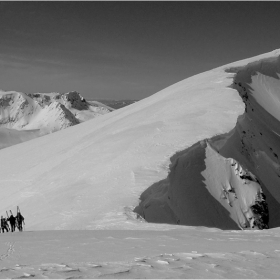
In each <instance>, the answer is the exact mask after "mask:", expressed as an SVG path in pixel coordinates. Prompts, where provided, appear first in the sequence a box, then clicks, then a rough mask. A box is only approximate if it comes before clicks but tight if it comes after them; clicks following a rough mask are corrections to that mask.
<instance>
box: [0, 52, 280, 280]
mask: <svg viewBox="0 0 280 280" xmlns="http://www.w3.org/2000/svg"><path fill="white" fill-rule="evenodd" d="M279 55H280V51H279V50H276V51H274V52H271V53H268V54H264V55H261V56H258V57H254V58H251V59H247V60H243V61H239V62H236V63H232V64H229V65H226V66H223V67H219V68H216V69H213V70H211V71H207V72H204V73H201V74H199V75H196V76H193V77H191V78H188V79H186V80H183V81H181V82H179V83H177V84H174V85H172V86H170V87H168V88H166V89H164V90H162V91H160V92H158V93H156V94H154V95H153V96H151V97H149V98H146V99H144V100H141V101H139V102H137V103H135V104H132V105H130V106H128V107H124V108H122V109H119V110H116V111H114V112H112V113H110V114H106V115H104V116H100V117H99V118H95V119H92V120H89V121H87V122H83V123H81V124H79V125H77V126H72V127H69V128H67V129H65V130H61V131H58V132H56V133H53V134H48V135H46V136H43V137H40V138H36V139H33V140H30V141H28V142H24V143H21V144H18V145H14V146H11V147H8V148H6V149H2V150H1V151H0V158H1V168H0V178H1V179H0V189H1V201H0V211H1V214H2V215H4V214H5V211H6V210H10V209H11V210H12V211H13V212H15V209H16V206H17V205H19V206H20V209H21V212H22V214H23V215H24V217H25V223H26V227H25V230H26V231H25V232H23V233H13V234H11V233H5V234H1V242H0V254H1V255H0V258H1V260H2V262H1V271H0V273H1V277H3V278H5V277H6V278H12V277H21V278H32V277H33V278H34V277H35V278H67V277H73V278H79V277H81V278H97V277H99V278H139V277H140V278H254V279H256V278H277V277H279V258H280V254H279V252H280V248H279V244H280V243H279V237H280V234H279V228H272V229H269V230H263V231H259V230H251V231H240V230H220V229H217V228H213V227H211V226H209V228H205V227H199V226H195V227H193V226H178V225H168V224H166V223H163V224H153V223H146V222H145V221H144V220H143V219H136V218H135V217H136V214H135V213H133V212H132V211H131V210H132V209H133V208H134V207H135V206H137V204H138V201H139V196H140V195H141V193H142V192H143V191H145V190H146V189H147V188H148V187H149V186H151V185H152V184H154V183H156V182H158V181H160V180H163V179H166V177H167V176H168V173H169V172H170V169H169V164H170V157H171V156H173V155H174V154H175V153H176V152H178V151H184V150H185V149H187V148H189V147H191V146H192V145H193V144H195V143H199V141H203V140H204V139H210V138H212V137H214V136H217V135H221V134H225V135H226V136H225V137H224V138H225V139H226V140H224V139H223V141H222V140H221V143H222V144H221V143H220V144H221V145H220V144H219V141H218V142H217V141H216V142H215V141H212V142H211V141H210V144H209V145H208V144H207V147H206V158H205V165H206V167H207V168H206V169H205V170H204V172H202V173H201V174H202V178H203V181H204V182H205V183H206V189H207V191H208V192H209V193H210V194H211V192H212V195H213V197H214V199H215V200H216V201H220V200H221V201H223V203H224V206H225V207H224V209H226V208H227V209H231V208H230V206H228V205H229V203H232V204H234V205H236V207H235V206H234V209H241V208H243V207H244V206H245V208H246V209H245V211H247V210H248V209H249V206H250V205H251V203H252V200H250V199H251V198H253V197H254V196H255V194H256V193H257V192H260V191H261V188H264V186H265V187H267V188H268V189H269V192H270V193H271V197H273V200H272V198H269V199H270V200H269V199H268V205H270V201H276V202H273V203H274V204H273V205H277V203H279V202H280V192H279V188H278V185H275V183H277V180H278V179H277V173H276V172H277V170H278V169H279V166H280V165H279V164H278V163H277V161H276V159H275V158H273V155H271V154H269V148H264V144H263V146H261V144H262V143H263V142H261V141H262V140H261V139H262V138H261V136H258V138H256V139H257V140H250V139H251V138H250V137H249V136H248V137H247V138H246V139H245V140H246V141H252V142H250V143H251V144H252V146H253V147H256V145H258V148H259V150H256V149H254V151H252V154H253V153H254V155H255V157H254V158H253V157H252V162H253V163H252V162H250V163H249V162H247V161H246V160H245V159H244V158H243V157H242V156H241V155H240V154H239V152H238V151H237V148H236V147H237V146H236V145H235V142H234V141H235V138H234V136H235V135H236V131H239V130H238V129H239V126H242V125H244V124H246V125H247V119H250V118H252V120H253V122H252V123H251V124H252V129H253V128H254V126H255V124H256V126H257V128H259V127H261V126H260V125H259V126H258V122H257V121H255V120H254V119H253V118H254V117H253V115H252V114H253V113H250V115H245V116H244V115H243V114H244V110H245V104H244V102H243V101H244V100H242V98H241V97H240V96H239V94H238V92H237V90H236V89H234V88H231V87H230V86H231V84H232V83H233V79H234V76H235V74H234V73H229V72H226V71H225V70H226V69H228V68H231V67H242V66H245V65H246V64H247V63H250V62H254V61H256V60H259V59H263V58H271V57H277V56H279ZM247 85H248V84H247ZM253 88H254V90H257V86H256V85H255V84H254V81H253ZM260 92H261V91H260V90H259V93H260ZM260 94H261V93H260ZM256 100H257V97H256ZM252 102H253V101H252ZM262 105H263V104H261V102H260V104H256V105H254V106H255V107H254V108H257V110H255V111H254V112H255V113H260V117H264V121H265V120H266V119H267V118H268V119H269V118H270V117H269V116H267V115H266V112H267V111H266V108H263V107H262ZM246 106H247V110H248V111H249V109H250V108H251V107H250V106H251V105H250V104H249V105H248V104H246ZM252 106H253V105H252ZM258 106H259V107H260V108H259V107H258ZM263 106H264V105H263ZM252 108H253V107H252ZM250 112H251V111H250ZM271 112H272V111H270V112H269V113H270V114H271ZM241 115H243V117H239V116H241ZM269 120H270V119H269ZM248 122H250V121H249V120H248ZM277 124H278V120H273V122H272V124H271V125H272V127H270V129H269V128H267V130H265V132H267V135H268V136H266V137H267V138H266V141H268V143H270V142H269V141H274V142H273V143H274V144H273V145H272V148H273V151H274V152H275V153H276V152H277V153H278V151H276V150H277V147H278V146H277V143H279V141H278V142H277V140H275V139H276V137H279V136H278V134H279V131H278V129H277ZM267 126H269V124H267ZM235 127H237V128H235ZM273 131H274V132H273ZM229 132H231V133H229ZM261 132H262V133H263V131H261ZM247 134H248V133H247ZM264 135H266V134H265V133H264ZM274 137H275V138H274ZM248 139H249V140H248ZM277 139H278V138H277ZM237 140H238V141H239V142H240V139H239V138H238V139H237ZM245 140H244V141H245ZM278 140H279V139H278ZM238 141H237V142H238ZM214 142H215V143H214ZM224 142H226V143H224ZM239 142H238V143H239ZM248 143H249V142H248ZM248 143H247V144H248ZM250 143H249V144H250ZM256 143H257V144H256ZM254 145H255V146H254ZM247 147H248V146H247ZM219 152H220V153H221V156H220V155H218V153H219ZM226 154H228V156H225V155H226ZM235 156H236V158H235ZM194 163H196V162H195V161H194ZM199 164H200V163H199ZM215 164H216V165H217V167H218V166H224V167H225V169H224V174H223V176H222V178H221V180H219V178H217V177H214V178H213V177H211V170H212V171H213V173H214V174H220V172H221V170H220V169H219V168H216V170H217V173H215ZM250 164H251V165H250ZM242 166H247V167H251V170H252V171H254V172H253V173H254V174H255V175H256V176H261V179H262V182H261V184H260V185H259V184H257V183H255V181H254V180H253V182H252V183H250V184H251V186H249V188H246V189H242V187H241V184H243V183H242V182H243V181H240V180H239V179H238V177H236V178H237V179H236V178H235V177H234V176H240V175H242V174H243V173H242V172H243V171H242ZM171 167H172V165H171ZM265 173H266V174H267V175H269V178H268V179H267V180H266V179H265V176H264V174H265ZM227 174H228V175H227ZM229 174H231V175H229ZM178 176H181V174H178ZM230 176H232V179H231V178H230ZM252 176H253V175H252ZM175 177H176V176H175ZM223 180H224V181H223ZM179 181H180V180H179ZM209 182H210V183H209ZM213 182H214V183H213ZM215 182H217V183H218V184H220V183H221V182H224V183H225V189H226V190H228V189H227V188H228V186H227V185H226V184H227V183H228V182H230V183H233V184H234V187H236V194H237V196H239V198H241V199H242V201H241V202H239V201H238V202H236V201H233V200H232V199H233V197H232V196H231V197H229V196H227V197H226V199H224V198H222V197H216V196H217V193H218V192H219V191H220V190H221V189H220V187H221V186H222V185H218V186H217V188H216V189H215ZM250 184H249V185H250ZM209 186H210V188H209ZM193 189H194V190H195V188H193ZM216 190H218V191H216ZM173 191H174V190H173ZM174 194H176V192H175V191H174ZM197 194H198V193H197V192H196V191H194V193H193V198H194V200H195V202H196V204H198V205H197V209H199V208H201V209H202V208H203V206H204V205H206V204H207V203H208V202H207V201H206V199H205V197H203V196H197ZM190 200H191V199H190ZM223 203H221V204H223ZM152 206H153V207H155V209H157V208H156V205H152ZM238 207H239V208H238ZM230 211H231V210H230ZM235 213H237V212H236V211H235V212H232V213H229V214H230V215H231V216H233V215H234V214H235ZM239 213H244V209H241V211H240V212H239ZM247 213H248V215H249V216H252V213H249V212H247ZM275 213H277V211H275ZM183 214H184V213H183ZM220 214H221V213H220V212H217V214H216V218H217V221H216V222H217V223H218V220H219V218H220V217H221V216H219V215H220ZM271 214H272V216H273V213H271ZM188 215H189V216H190V218H193V216H196V215H197V213H188ZM184 217H185V216H184ZM278 219H279V218H278ZM222 220H224V216H223V219H222ZM232 220H233V221H234V219H232ZM238 221H239V219H236V220H235V221H234V222H238ZM244 221H245V222H246V219H245V220H244ZM273 221H274V222H275V221H277V217H273ZM276 224H277V223H276ZM198 225H199V224H198ZM70 229H71V230H73V229H77V230H78V231H76V230H73V231H69V230H70ZM94 229H95V230H94ZM97 229H99V230H97ZM40 230H45V231H40ZM53 230H60V231H53ZM38 252H41V254H38Z"/></svg>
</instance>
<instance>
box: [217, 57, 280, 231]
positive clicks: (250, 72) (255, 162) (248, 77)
mask: <svg viewBox="0 0 280 280" xmlns="http://www.w3.org/2000/svg"><path fill="white" fill-rule="evenodd" d="M231 70H234V69H231ZM279 73H280V59H279V57H275V58H270V59H263V60H260V61H257V62H254V63H250V64H248V65H247V66H246V67H243V68H241V69H239V71H238V72H237V74H236V76H235V78H234V82H233V87H234V88H235V89H237V90H238V92H239V94H240V96H241V97H242V98H243V101H244V103H245V106H246V108H245V113H244V114H243V115H242V116H241V117H239V118H238V121H237V125H236V128H235V130H234V131H233V132H232V134H231V135H230V136H229V137H228V139H227V141H225V143H224V145H221V149H220V153H222V154H223V155H224V156H227V157H233V158H235V159H237V160H238V161H239V162H240V163H242V164H243V165H244V166H246V168H248V169H249V170H250V171H251V172H253V173H254V174H255V175H256V176H257V178H258V180H259V181H260V183H261V186H262V189H263V192H264V194H265V195H266V201H267V204H268V209H269V226H270V227H277V226H280V188H279V185H280V162H279V155H280V144H279V143H280V141H279V140H280V125H279V119H278V118H279V114H278V112H279V109H280V108H279V101H278V100H279V95H280V94H279V92H280V87H279V85H280V84H279ZM277 108H278V109H277Z"/></svg>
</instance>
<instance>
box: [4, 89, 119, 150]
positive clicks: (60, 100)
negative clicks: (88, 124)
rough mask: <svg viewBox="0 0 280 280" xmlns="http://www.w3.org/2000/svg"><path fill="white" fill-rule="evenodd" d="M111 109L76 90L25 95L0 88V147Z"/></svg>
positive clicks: (62, 127)
mask: <svg viewBox="0 0 280 280" xmlns="http://www.w3.org/2000/svg"><path fill="white" fill-rule="evenodd" d="M113 110H114V109H112V108H110V107H108V106H106V105H104V104H102V103H100V102H95V101H90V102H87V101H86V100H85V99H84V98H83V97H82V96H81V95H80V94H79V93H78V92H76V91H72V92H68V93H64V94H59V93H34V94H25V93H22V92H14V91H8V92H7V91H6V92H5V91H0V114H1V115H0V133H1V134H2V136H3V137H1V140H0V148H4V147H7V146H10V145H13V144H17V143H20V142H24V141H27V140H30V139H32V138H36V137H39V136H42V135H45V134H48V133H52V132H55V131H58V130H61V129H64V128H67V127H69V126H73V125H76V124H79V123H81V122H84V121H87V120H89V119H92V118H95V117H97V116H100V115H103V114H107V113H109V112H111V111H113Z"/></svg>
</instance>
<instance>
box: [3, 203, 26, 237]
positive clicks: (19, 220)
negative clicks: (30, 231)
mask: <svg viewBox="0 0 280 280" xmlns="http://www.w3.org/2000/svg"><path fill="white" fill-rule="evenodd" d="M10 213H11V215H10V216H9V215H8V212H7V211H6V214H7V218H4V217H3V216H1V230H2V233H4V232H5V230H6V232H9V231H11V232H14V231H15V230H16V228H17V229H18V230H19V231H22V224H23V225H25V223H24V217H23V216H22V215H21V213H20V210H19V207H18V206H17V214H16V216H14V215H13V213H12V211H11V210H10ZM8 222H9V223H8ZM9 224H10V225H9ZM1 230H0V232H1Z"/></svg>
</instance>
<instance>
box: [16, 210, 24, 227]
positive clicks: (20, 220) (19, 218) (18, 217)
mask: <svg viewBox="0 0 280 280" xmlns="http://www.w3.org/2000/svg"><path fill="white" fill-rule="evenodd" d="M16 223H17V228H18V230H19V231H22V223H24V217H23V216H22V215H21V213H20V212H18V213H17V215H16Z"/></svg>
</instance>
